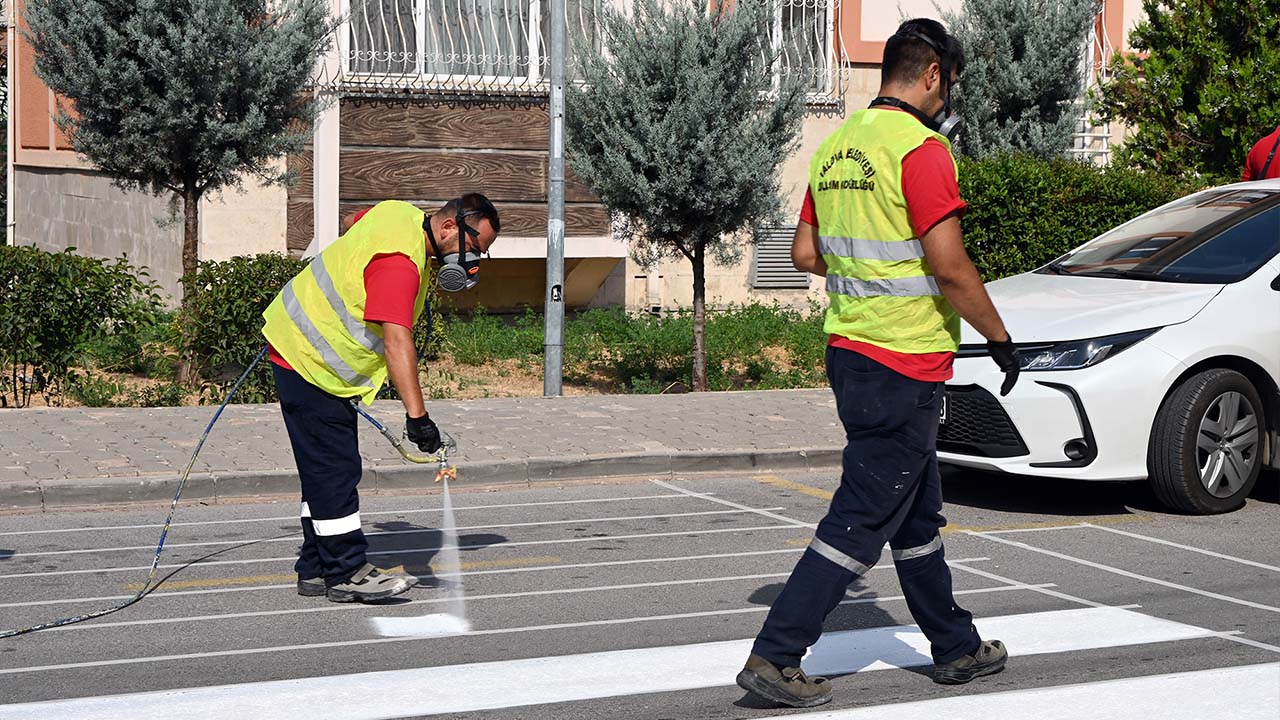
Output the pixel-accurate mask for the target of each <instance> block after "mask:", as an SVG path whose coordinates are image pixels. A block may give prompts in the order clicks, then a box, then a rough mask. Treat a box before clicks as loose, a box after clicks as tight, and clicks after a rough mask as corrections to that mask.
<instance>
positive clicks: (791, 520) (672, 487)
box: [649, 479, 818, 530]
mask: <svg viewBox="0 0 1280 720" xmlns="http://www.w3.org/2000/svg"><path fill="white" fill-rule="evenodd" d="M649 482H651V483H653V484H655V485H658V486H661V487H664V488H666V489H668V490H675V491H676V492H679V493H684V494H685V495H688V496H689V497H696V498H699V499H702V500H710V501H711V502H713V503H717V504H720V505H725V506H727V507H731V508H737V509H738V510H745V511H746V512H749V513H755V514H756V515H761V516H763V517H767V518H769V519H771V520H777V521H779V522H784V523H789V524H790V525H793V526H796V527H806V528H809V529H810V530H812V529H814V528H817V527H818V526H817V525H816V524H814V523H807V522H802V521H800V520H796V519H795V518H789V517H786V516H783V515H778V514H777V513H774V512H770V511H768V510H763V509H759V508H750V507H747V506H746V505H742V504H739V503H736V502H733V501H732V500H725V499H723V498H718V497H713V496H711V495H709V494H707V493H700V492H695V491H693V490H686V489H685V488H682V487H680V486H678V485H672V484H671V483H669V482H667V481H665V480H657V479H652V480H650V481H649Z"/></svg>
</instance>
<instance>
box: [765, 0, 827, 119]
mask: <svg viewBox="0 0 1280 720" xmlns="http://www.w3.org/2000/svg"><path fill="white" fill-rule="evenodd" d="M837 2H839V0H776V2H775V3H774V9H773V26H772V27H771V28H770V30H769V43H770V48H769V49H770V50H771V55H772V56H773V57H774V58H776V59H775V60H774V74H775V75H776V76H778V77H780V78H781V77H788V78H796V79H798V80H800V82H801V83H802V85H803V86H804V89H805V91H806V92H807V93H808V94H809V95H811V96H812V95H828V94H831V93H832V92H833V89H834V87H835V77H834V76H833V73H832V70H833V68H832V59H833V57H832V45H833V41H834V37H835V22H834V19H833V15H834V10H835V7H836V3H837Z"/></svg>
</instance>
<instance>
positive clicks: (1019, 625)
mask: <svg viewBox="0 0 1280 720" xmlns="http://www.w3.org/2000/svg"><path fill="white" fill-rule="evenodd" d="M977 625H978V629H979V631H980V632H981V633H982V634H983V635H984V636H987V637H999V638H1002V639H1003V640H1005V641H1006V642H1007V643H1008V645H1009V647H1010V648H1012V649H1013V650H1014V653H1015V654H1016V655H1018V656H1025V655H1034V654H1041V653H1062V652H1073V651H1080V650H1091V649H1096V648H1104V647H1120V646H1126V645H1140V644H1147V643H1157V642H1171V641H1175V640H1185V639H1191V638H1199V637H1211V636H1212V633H1209V632H1208V631H1205V630H1203V629H1202V628H1197V627H1193V626H1190V625H1183V624H1181V623H1175V622H1170V621H1167V620H1159V619H1156V618H1152V617H1148V616H1146V615H1141V614H1138V613H1134V612H1130V611H1127V610H1116V609H1113V608H1084V609H1076V610H1058V611H1053V612H1044V613H1032V614H1027V615H1011V616H1006V617H995V618H984V619H980V620H978V621H977ZM473 634H477V633H473ZM414 640H417V638H384V639H382V641H384V642H391V641H414ZM751 643H752V641H751V640H731V641H727V642H714V643H702V644H697V645H683V646H674V647H657V648H642V649H635V650H614V651H608V652H597V653H587V654H582V655H569V656H561V657H539V658H530V659H526V660H505V661H498V662H489V663H474V664H468V665H451V666H443V667H431V668H418V669H411V670H393V671H382V672H370V673H359V674H352V675H344V676H336V677H311V678H299V679H296V680H278V681H270V682H260V683H244V684H240V685H223V686H215V687H204V688H189V689H184V690H169V691H162V692H149V693H138V694H132V695H114V696H106V697H97V698H79V699H73V700H57V701H51V702H45V703H28V704H21V705H6V706H0V720H8V719H9V718H28V717H58V718H60V719H62V720H96V719H98V718H104V719H105V718H110V719H112V720H114V719H115V718H120V717H129V718H132V719H136V720H149V719H154V720H170V718H174V717H198V716H200V715H201V714H208V712H209V710H210V709H211V708H216V709H217V713H218V715H219V716H221V717H237V716H240V717H272V718H277V719H279V720H286V719H288V718H299V719H300V720H301V719H306V720H310V718H312V717H314V716H315V709H316V708H317V707H326V708H328V709H329V711H331V714H329V715H328V717H332V718H335V720H338V719H345V718H353V719H354V718H359V720H375V719H377V718H398V717H405V716H412V715H449V714H458V713H464V712H473V711H479V710H492V709H500V708H510V707H521V706H527V705H541V704H547V703H556V702H572V701H577V700H590V699H597V698H606V697H617V696H627V695H638V694H642V693H645V694H647V693H659V692H677V691H681V690H692V689H697V688H710V687H724V686H728V685H731V684H732V683H733V678H734V676H735V675H736V674H737V672H738V670H739V669H740V668H741V667H742V662H743V660H744V659H745V658H746V657H747V654H748V653H749V652H750V651H751ZM928 647H929V643H928V640H926V639H925V637H924V636H923V635H922V634H921V633H920V632H919V630H918V629H917V628H915V627H913V626H900V627H888V628H875V629H871V630H853V631H847V632H839V633H831V634H828V635H824V636H823V637H822V639H821V640H819V641H818V644H817V645H816V646H814V648H813V651H812V652H811V653H810V655H809V656H808V657H807V658H806V659H805V663H804V664H805V668H806V670H808V671H810V672H813V673H818V674H826V675H839V674H850V673H857V672H868V671H874V670H883V669H888V668H896V667H919V666H927V665H930V664H932V660H931V658H930V657H929V650H928ZM135 662H136V661H135ZM9 672H12V671H9ZM547 678H554V682H548V681H547ZM334 687H341V688H343V692H344V694H346V695H348V696H350V697H359V698H360V699H361V701H360V702H359V703H351V704H348V705H343V706H341V708H342V711H339V706H335V705H333V703H332V697H333V688H334ZM1219 697H1221V696H1219ZM1073 707H1074V708H1075V709H1076V710H1079V709H1080V707H1082V706H1079V705H1075V706H1073ZM1024 717H1025V716H1024Z"/></svg>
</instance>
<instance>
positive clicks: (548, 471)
mask: <svg viewBox="0 0 1280 720" xmlns="http://www.w3.org/2000/svg"><path fill="white" fill-rule="evenodd" d="M671 466H672V456H671V455H670V454H667V453H628V454H616V455H591V456H587V457H581V456H576V455H570V456H566V457H563V458H555V457H541V458H530V459H529V482H539V481H545V480H581V479H590V478H595V477H626V476H631V475H670V474H671Z"/></svg>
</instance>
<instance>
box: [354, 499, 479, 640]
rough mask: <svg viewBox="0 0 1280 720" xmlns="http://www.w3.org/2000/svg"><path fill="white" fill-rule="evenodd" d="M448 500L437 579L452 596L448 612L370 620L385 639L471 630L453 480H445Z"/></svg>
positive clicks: (441, 530) (443, 520) (443, 517)
mask: <svg viewBox="0 0 1280 720" xmlns="http://www.w3.org/2000/svg"><path fill="white" fill-rule="evenodd" d="M441 482H442V483H443V485H444V499H443V502H442V503H441V511H442V512H441V520H440V552H439V554H438V555H436V558H437V560H438V562H437V563H436V567H437V568H439V571H438V572H437V573H436V580H437V582H438V583H439V587H441V588H443V589H444V591H445V592H446V593H448V601H447V602H446V604H445V610H446V612H443V613H431V614H429V615H417V616H413V617H375V618H370V619H369V620H370V623H371V624H372V625H373V629H374V631H376V632H377V633H378V634H379V635H382V636H384V637H446V636H449V635H462V634H465V633H467V632H468V631H470V630H471V623H470V622H469V621H468V620H467V598H466V595H465V593H464V592H463V589H462V562H461V560H460V559H459V557H458V527H457V524H456V523H455V522H454V519H453V501H452V499H450V497H449V478H448V477H447V476H445V477H443V479H442V480H441Z"/></svg>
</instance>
